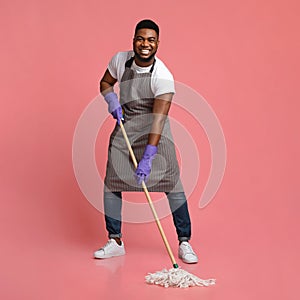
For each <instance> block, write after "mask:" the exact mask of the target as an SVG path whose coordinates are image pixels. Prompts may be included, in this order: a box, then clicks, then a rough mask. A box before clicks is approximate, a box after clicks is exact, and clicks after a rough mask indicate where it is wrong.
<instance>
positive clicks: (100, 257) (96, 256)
mask: <svg viewBox="0 0 300 300" xmlns="http://www.w3.org/2000/svg"><path fill="white" fill-rule="evenodd" d="M125 254H126V253H121V254H115V255H109V256H108V255H105V256H100V255H97V254H94V258H98V259H104V258H111V257H117V256H123V255H125Z"/></svg>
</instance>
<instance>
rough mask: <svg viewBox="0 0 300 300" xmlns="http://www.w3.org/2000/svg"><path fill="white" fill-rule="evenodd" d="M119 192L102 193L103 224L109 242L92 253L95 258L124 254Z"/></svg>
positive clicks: (120, 196) (120, 195)
mask: <svg viewBox="0 0 300 300" xmlns="http://www.w3.org/2000/svg"><path fill="white" fill-rule="evenodd" d="M121 210H122V194H121V192H104V212H105V223H106V229H107V231H108V237H109V240H108V242H107V243H106V245H105V246H104V247H102V248H100V249H99V250H97V251H95V252H94V257H95V258H110V257H113V256H120V255H124V254H125V248H124V244H123V242H122V241H121V237H122V233H121V225H122V219H121Z"/></svg>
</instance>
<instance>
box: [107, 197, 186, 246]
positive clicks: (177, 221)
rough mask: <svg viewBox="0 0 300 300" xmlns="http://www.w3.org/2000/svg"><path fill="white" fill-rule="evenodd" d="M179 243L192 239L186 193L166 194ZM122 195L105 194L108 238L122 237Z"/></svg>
mask: <svg viewBox="0 0 300 300" xmlns="http://www.w3.org/2000/svg"><path fill="white" fill-rule="evenodd" d="M166 195H167V198H168V200H169V205H170V209H171V211H172V216H173V222H174V225H175V228H176V233H177V236H178V240H179V241H181V242H182V241H189V240H190V238H191V220H190V215H189V211H188V205H187V200H186V197H185V194H184V192H180V193H166ZM121 210H122V193H121V192H104V212H105V223H106V230H107V231H108V237H109V238H114V237H119V238H121V237H122V233H121V226H122V216H121Z"/></svg>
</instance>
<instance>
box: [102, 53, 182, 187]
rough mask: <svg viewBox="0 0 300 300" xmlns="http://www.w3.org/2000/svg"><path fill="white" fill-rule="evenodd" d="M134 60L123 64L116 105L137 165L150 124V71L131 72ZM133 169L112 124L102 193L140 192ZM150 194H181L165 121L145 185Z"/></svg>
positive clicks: (169, 135)
mask: <svg viewBox="0 0 300 300" xmlns="http://www.w3.org/2000/svg"><path fill="white" fill-rule="evenodd" d="M133 60H134V58H133V57H132V58H131V59H129V60H128V61H127V62H126V64H125V71H124V74H123V76H122V78H121V82H120V104H121V106H122V109H123V115H124V119H125V121H124V127H125V130H126V132H127V135H128V138H129V141H130V144H131V146H132V149H133V152H134V154H135V156H136V159H137V161H138V162H139V161H140V160H141V158H142V156H143V153H144V150H145V147H146V145H147V143H148V135H149V133H150V131H151V125H152V121H153V115H152V108H153V102H154V94H153V92H152V90H151V75H152V71H153V69H154V65H155V61H154V63H153V65H152V68H151V70H150V71H149V72H147V73H137V72H136V71H134V70H132V69H131V65H132V62H133ZM134 172H135V168H134V165H133V163H132V160H131V158H130V154H129V151H128V149H127V145H126V142H125V140H124V137H123V135H122V131H121V129H120V126H118V125H117V124H116V126H115V128H114V130H113V132H112V134H111V136H110V140H109V148H108V160H107V166H106V176H105V180H104V184H105V188H104V191H105V192H121V191H143V189H142V187H141V186H140V185H137V183H136V180H135V177H134ZM147 188H148V190H149V191H150V192H183V188H182V184H181V181H180V175H179V167H178V162H177V158H176V152H175V147H174V143H173V137H172V134H171V129H170V123H169V119H168V118H166V121H165V125H164V128H163V131H162V134H161V138H160V141H159V143H158V146H157V155H156V156H155V158H154V160H153V162H152V169H151V173H150V176H149V178H148V181H147Z"/></svg>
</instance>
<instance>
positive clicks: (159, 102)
mask: <svg viewBox="0 0 300 300" xmlns="http://www.w3.org/2000/svg"><path fill="white" fill-rule="evenodd" d="M172 97H173V93H168V94H163V95H160V96H158V97H157V98H155V99H154V104H153V110H152V113H153V122H152V127H151V132H150V134H149V136H148V144H150V145H153V146H157V145H158V142H159V140H160V137H161V133H162V130H163V128H164V124H165V120H166V117H167V115H168V113H169V110H170V107H171V102H172Z"/></svg>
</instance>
